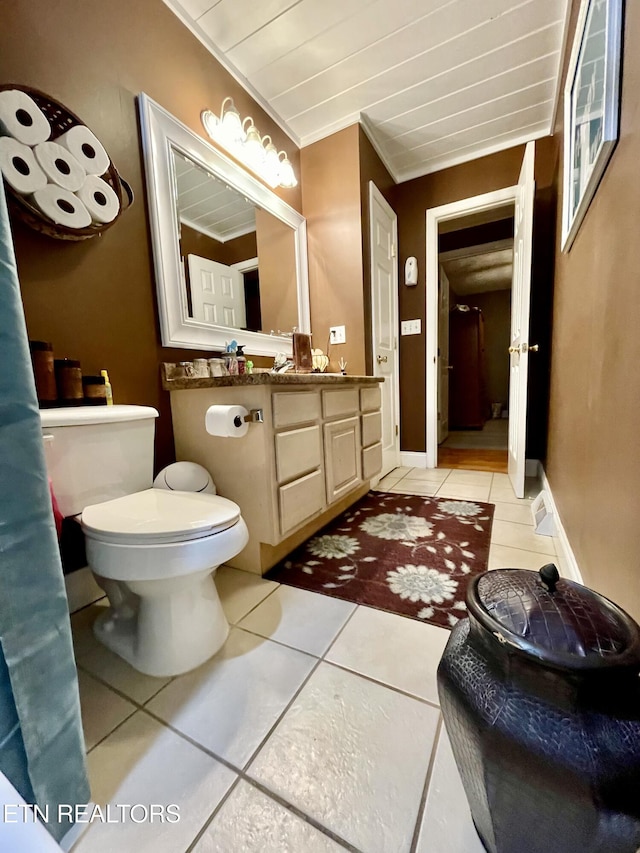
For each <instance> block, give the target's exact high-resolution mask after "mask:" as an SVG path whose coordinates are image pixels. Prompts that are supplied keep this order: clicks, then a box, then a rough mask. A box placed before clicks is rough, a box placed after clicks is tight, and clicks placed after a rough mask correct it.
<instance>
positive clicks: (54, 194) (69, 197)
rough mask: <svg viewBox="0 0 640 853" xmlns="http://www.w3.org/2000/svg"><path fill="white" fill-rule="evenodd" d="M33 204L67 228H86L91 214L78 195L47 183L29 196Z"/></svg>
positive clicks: (89, 223) (53, 220)
mask: <svg viewBox="0 0 640 853" xmlns="http://www.w3.org/2000/svg"><path fill="white" fill-rule="evenodd" d="M31 199H32V201H33V203H34V204H35V206H36V207H37V208H38V209H39V210H40V211H42V213H44V215H45V216H46V217H47V219H51V220H52V222H55V223H56V224H57V225H66V226H67V228H88V227H89V225H91V215H90V213H89V211H88V210H87V208H86V207H85V206H84V204H83V203H82V202H81V201H80V199H79V198H78V196H76V195H74V194H73V193H72V192H71V191H70V190H65V189H63V188H62V187H57V186H55V184H47V185H46V187H44V189H41V190H36V191H35V192H34V194H33V195H32V196H31Z"/></svg>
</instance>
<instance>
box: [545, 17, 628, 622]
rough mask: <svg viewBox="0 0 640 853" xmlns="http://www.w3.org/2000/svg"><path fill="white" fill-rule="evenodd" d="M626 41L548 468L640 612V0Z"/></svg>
mask: <svg viewBox="0 0 640 853" xmlns="http://www.w3.org/2000/svg"><path fill="white" fill-rule="evenodd" d="M624 44H625V51H624V75H623V81H622V99H621V126H620V139H619V142H618V145H617V147H616V149H615V151H614V153H613V156H612V158H611V161H610V162H609V165H608V168H607V171H606V172H605V174H604V177H603V179H602V182H601V184H600V187H599V189H598V191H597V194H596V196H595V198H594V199H593V201H592V203H591V206H590V208H589V210H588V212H587V215H586V217H585V219H584V220H583V222H582V226H581V228H580V231H579V232H578V235H577V237H576V239H575V242H574V244H573V246H572V247H571V250H570V251H569V253H568V254H560V253H558V254H557V257H556V268H555V277H556V283H555V301H554V311H553V314H554V333H553V361H552V372H551V408H550V428H549V453H548V461H547V475H548V477H549V482H550V484H551V487H552V490H553V494H554V497H555V500H556V503H557V506H558V511H559V513H560V515H561V517H562V520H563V523H564V526H565V528H566V531H567V535H568V537H569V539H570V541H571V545H572V547H573V550H574V552H575V554H576V557H577V560H578V563H579V565H580V568H581V570H582V573H583V575H584V580H585V583H587V584H588V585H590V586H593V587H595V588H596V589H598V590H600V591H601V592H603V593H604V594H605V595H607V596H609V597H610V598H613V599H614V600H616V601H618V602H619V603H620V604H622V606H623V607H625V608H626V609H627V610H629V612H630V613H631V614H632V615H633V616H635V618H636V619H640V569H639V568H638V566H639V559H638V555H639V554H640V524H639V523H638V519H639V518H640V453H638V432H639V424H640V371H639V370H638V365H639V364H640V334H639V333H638V329H639V328H640V297H639V295H638V293H639V291H638V268H639V266H640V244H639V243H638V236H637V226H638V222H639V221H640V171H639V169H638V152H639V151H640V6H639V4H637V3H627V4H626V27H625V39H624ZM560 115H562V112H560ZM559 177H560V185H561V174H560V176H559ZM558 243H559V237H558Z"/></svg>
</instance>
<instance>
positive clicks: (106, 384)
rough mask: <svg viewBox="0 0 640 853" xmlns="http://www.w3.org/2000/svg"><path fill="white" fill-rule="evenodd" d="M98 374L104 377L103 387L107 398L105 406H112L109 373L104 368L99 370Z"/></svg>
mask: <svg viewBox="0 0 640 853" xmlns="http://www.w3.org/2000/svg"><path fill="white" fill-rule="evenodd" d="M100 376H102V378H103V379H104V387H105V396H106V398H107V406H113V388H112V387H111V382H110V381H109V374H108V373H107V371H106V370H101V371H100Z"/></svg>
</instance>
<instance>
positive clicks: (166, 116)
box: [138, 94, 311, 356]
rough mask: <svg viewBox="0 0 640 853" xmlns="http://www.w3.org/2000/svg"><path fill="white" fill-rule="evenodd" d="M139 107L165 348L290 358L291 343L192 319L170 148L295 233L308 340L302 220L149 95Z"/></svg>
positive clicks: (301, 320)
mask: <svg viewBox="0 0 640 853" xmlns="http://www.w3.org/2000/svg"><path fill="white" fill-rule="evenodd" d="M138 107H139V111H140V125H141V131H142V147H143V152H144V159H145V167H146V168H145V172H146V179H147V196H148V205H149V214H150V219H151V237H152V243H153V256H154V262H155V274H156V290H157V295H158V309H159V310H158V313H159V315H160V330H161V333H162V345H163V346H165V347H184V348H188V349H202V350H213V349H224V346H225V343H226V342H228V341H229V340H230V339H231V338H234V337H235V338H237V339H238V343H240V344H243V345H244V346H245V347H246V351H247V352H248V353H250V354H251V355H267V356H273V355H276V353H279V352H285V353H287V354H291V348H292V342H291V338H290V337H283V336H280V335H266V334H264V333H263V332H248V331H245V330H244V329H237V330H235V329H230V328H228V327H227V326H214V325H211V324H209V323H202V322H200V321H199V320H194V319H193V318H192V317H189V314H188V308H187V292H186V284H185V275H184V269H183V265H182V261H181V257H180V222H179V219H178V213H177V210H178V208H177V199H176V177H175V170H174V165H173V158H172V156H171V149H172V148H174V149H175V150H177V151H179V152H181V153H182V154H184V155H185V156H187V157H189V158H190V159H192V160H194V161H195V162H196V163H199V164H200V165H202V166H203V167H204V168H205V169H208V170H209V171H211V172H212V173H213V174H214V175H216V177H218V178H220V179H221V180H222V181H224V182H225V183H227V184H228V185H229V186H231V187H233V188H234V189H236V190H238V192H240V193H242V194H243V195H244V196H246V198H247V199H248V200H249V201H251V202H253V203H254V204H255V205H257V206H258V207H261V208H262V209H263V210H266V211H268V212H269V213H271V214H273V216H275V217H277V218H278V219H280V220H281V221H282V222H284V223H286V224H287V225H289V226H290V227H291V229H292V230H293V234H294V240H295V257H296V273H297V295H298V330H299V331H301V332H306V333H309V332H310V331H311V322H310V314H309V280H308V267H307V224H306V220H305V218H304V217H303V216H302V214H300V213H298V211H297V210H294V209H293V208H292V207H290V206H289V205H288V204H287V203H286V202H284V201H282V199H280V198H279V197H278V196H277V195H276V194H275V193H273V192H272V191H271V190H270V189H268V188H267V187H266V186H265V185H264V184H263V183H261V182H260V181H259V180H258V179H257V178H254V177H253V176H252V175H251V174H249V172H247V171H245V169H244V168H243V167H242V166H240V165H239V164H238V163H235V162H234V161H233V160H231V158H229V157H227V156H226V155H225V154H223V153H222V152H221V151H219V150H218V149H216V148H214V147H213V146H212V145H210V144H209V143H208V142H206V141H205V140H204V139H203V138H202V137H200V136H198V135H197V134H195V133H194V132H193V131H192V130H190V129H189V128H188V127H186V125H184V124H182V122H180V121H178V119H176V118H175V117H174V116H172V115H171V113H168V112H167V111H166V110H164V109H163V108H162V107H161V106H159V105H158V104H156V103H155V101H152V100H151V98H149V97H148V95H145V94H141V95H139V96H138Z"/></svg>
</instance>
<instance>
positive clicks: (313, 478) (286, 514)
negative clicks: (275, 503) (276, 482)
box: [278, 471, 325, 536]
mask: <svg viewBox="0 0 640 853" xmlns="http://www.w3.org/2000/svg"><path fill="white" fill-rule="evenodd" d="M278 500H279V504H280V530H281V532H282V535H283V536H285V535H286V534H287V533H288V532H289V531H290V530H293V528H294V527H297V526H298V525H299V524H302V522H303V521H306V520H307V519H308V518H311V516H312V515H315V514H316V513H318V512H320V511H321V510H322V509H324V505H325V503H324V483H323V481H322V471H312V473H311V474H307V476H306V477H301V478H300V479H299V480H294V482H293V483H288V484H287V485H286V486H280V488H279V489H278Z"/></svg>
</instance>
